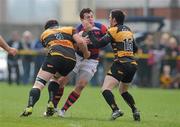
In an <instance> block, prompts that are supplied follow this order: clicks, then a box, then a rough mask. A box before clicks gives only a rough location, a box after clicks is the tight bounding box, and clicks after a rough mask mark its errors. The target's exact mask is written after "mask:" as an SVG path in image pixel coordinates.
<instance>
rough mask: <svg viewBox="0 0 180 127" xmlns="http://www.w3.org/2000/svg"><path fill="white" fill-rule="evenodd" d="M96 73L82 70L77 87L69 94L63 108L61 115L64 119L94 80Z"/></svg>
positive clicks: (77, 78) (77, 80)
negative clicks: (89, 83)
mask: <svg viewBox="0 0 180 127" xmlns="http://www.w3.org/2000/svg"><path fill="white" fill-rule="evenodd" d="M93 75H94V73H93V74H92V73H89V72H88V71H85V70H81V71H79V73H78V74H77V76H76V85H75V88H74V90H73V91H72V92H71V93H70V94H69V96H68V98H67V100H66V102H65V104H64V106H63V107H62V108H61V110H60V112H59V115H60V116H61V117H64V115H65V112H66V111H67V110H68V109H69V108H70V107H71V106H72V105H73V104H74V103H75V102H76V101H77V100H78V98H79V97H80V94H81V92H82V91H83V89H84V88H85V87H86V86H87V84H88V82H89V81H90V80H91V79H92V77H93Z"/></svg>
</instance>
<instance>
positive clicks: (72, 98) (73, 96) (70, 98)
mask: <svg viewBox="0 0 180 127" xmlns="http://www.w3.org/2000/svg"><path fill="white" fill-rule="evenodd" d="M79 96H80V95H79V94H77V93H76V92H75V91H72V92H71V94H69V96H68V99H67V100H66V102H65V104H64V106H63V108H62V110H65V111H67V110H68V108H70V107H71V105H73V104H74V103H75V102H76V101H77V99H78V98H79Z"/></svg>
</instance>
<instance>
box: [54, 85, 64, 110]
mask: <svg viewBox="0 0 180 127" xmlns="http://www.w3.org/2000/svg"><path fill="white" fill-rule="evenodd" d="M63 93H64V87H59V89H58V91H57V92H56V93H54V96H53V101H52V102H53V104H54V107H55V108H57V105H58V103H59V101H60V99H61V97H62V95H63Z"/></svg>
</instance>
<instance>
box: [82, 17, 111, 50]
mask: <svg viewBox="0 0 180 127" xmlns="http://www.w3.org/2000/svg"><path fill="white" fill-rule="evenodd" d="M82 23H83V26H84V29H85V31H86V32H88V36H89V39H90V40H91V42H92V44H93V45H94V47H95V48H101V47H104V46H106V45H107V44H108V43H110V42H111V41H112V37H111V35H110V33H106V34H105V35H104V36H103V37H102V38H101V39H99V40H98V39H97V38H96V37H95V36H94V35H93V33H92V31H91V30H92V28H93V26H92V24H90V23H89V22H88V21H86V20H83V21H82Z"/></svg>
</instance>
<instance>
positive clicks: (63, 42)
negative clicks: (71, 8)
mask: <svg viewBox="0 0 180 127" xmlns="http://www.w3.org/2000/svg"><path fill="white" fill-rule="evenodd" d="M74 33H75V29H74V28H73V27H61V28H60V27H57V28H56V27H54V28H50V29H47V30H45V31H44V32H43V33H42V35H41V42H42V45H43V46H44V47H45V48H48V49H49V53H50V54H51V55H61V56H63V57H66V58H69V59H73V60H74V59H75V55H74V54H75V51H74V45H73V43H75V41H74V40H73V34H74Z"/></svg>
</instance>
